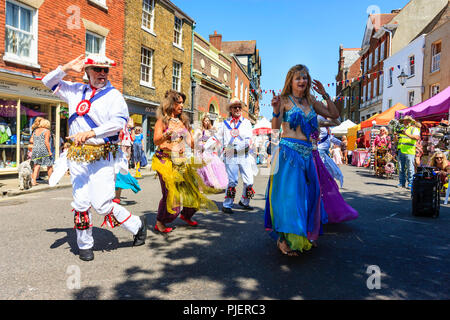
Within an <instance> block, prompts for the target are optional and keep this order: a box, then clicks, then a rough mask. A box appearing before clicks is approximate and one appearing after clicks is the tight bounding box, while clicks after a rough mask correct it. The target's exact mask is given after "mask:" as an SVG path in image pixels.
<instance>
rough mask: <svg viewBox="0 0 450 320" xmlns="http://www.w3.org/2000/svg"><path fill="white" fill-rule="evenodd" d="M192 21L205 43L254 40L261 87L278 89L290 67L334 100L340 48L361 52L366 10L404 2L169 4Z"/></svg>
mask: <svg viewBox="0 0 450 320" xmlns="http://www.w3.org/2000/svg"><path fill="white" fill-rule="evenodd" d="M172 2H173V3H174V4H175V5H176V6H177V7H179V8H180V9H181V10H182V11H184V12H185V13H186V14H187V15H189V16H190V17H191V18H193V19H194V20H195V22H196V28H195V31H196V32H197V33H198V34H200V35H201V36H202V37H203V38H205V39H208V37H209V35H210V34H213V33H214V31H215V30H216V31H217V33H219V34H222V40H223V41H237V40H256V46H257V48H258V49H259V51H260V55H261V65H262V76H261V89H263V90H277V91H278V90H279V89H282V87H283V85H284V80H285V77H286V73H287V71H288V70H289V68H290V67H292V66H293V65H295V64H299V63H301V64H305V65H306V66H308V68H309V70H310V73H311V76H312V77H313V78H314V79H317V80H319V81H321V82H322V83H323V84H324V86H325V88H326V89H327V92H328V93H329V94H330V96H332V97H333V96H335V95H336V92H335V87H332V86H330V87H328V86H327V84H328V83H332V82H334V81H335V76H336V74H337V67H338V64H337V63H338V58H339V45H340V44H342V45H343V46H344V48H360V47H361V42H362V38H363V35H364V29H365V25H366V21H367V16H368V8H369V7H370V6H376V7H378V8H379V13H390V12H391V10H393V9H401V8H403V7H404V6H405V5H406V4H407V3H408V2H409V0H341V1H338V0H172ZM271 96H272V94H263V99H262V101H261V111H260V114H261V115H263V116H265V117H266V118H268V119H269V120H270V119H271V118H272V107H271V106H270V105H269V104H270V100H271Z"/></svg>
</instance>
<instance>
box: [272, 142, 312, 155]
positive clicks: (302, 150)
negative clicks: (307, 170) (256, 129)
mask: <svg viewBox="0 0 450 320" xmlns="http://www.w3.org/2000/svg"><path fill="white" fill-rule="evenodd" d="M300 141H301V142H300ZM280 145H284V146H286V147H288V148H289V149H292V150H294V151H296V152H297V153H299V154H300V155H301V156H302V157H303V158H305V159H306V158H309V157H310V156H311V152H312V150H313V147H312V145H311V143H309V142H306V141H302V140H296V141H295V140H294V139H289V138H282V139H281V141H280Z"/></svg>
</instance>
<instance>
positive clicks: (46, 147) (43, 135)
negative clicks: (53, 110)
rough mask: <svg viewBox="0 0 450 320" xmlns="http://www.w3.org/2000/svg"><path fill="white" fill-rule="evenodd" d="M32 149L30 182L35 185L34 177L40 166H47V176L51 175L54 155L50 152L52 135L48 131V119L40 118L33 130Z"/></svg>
mask: <svg viewBox="0 0 450 320" xmlns="http://www.w3.org/2000/svg"><path fill="white" fill-rule="evenodd" d="M31 141H32V144H33V150H32V153H31V161H33V164H34V167H33V174H32V176H31V184H32V185H33V186H36V185H37V182H36V179H37V177H38V176H39V170H40V169H41V166H46V167H47V174H48V177H49V178H50V176H51V175H52V172H53V163H54V161H55V160H54V156H53V152H52V143H53V141H52V135H51V132H50V121H48V120H47V119H42V120H40V121H39V124H38V127H37V128H36V129H35V130H34V132H33V135H32V138H31Z"/></svg>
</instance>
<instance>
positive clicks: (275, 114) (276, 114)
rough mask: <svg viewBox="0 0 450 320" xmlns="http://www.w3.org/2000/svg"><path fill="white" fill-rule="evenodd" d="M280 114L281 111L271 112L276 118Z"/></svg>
mask: <svg viewBox="0 0 450 320" xmlns="http://www.w3.org/2000/svg"><path fill="white" fill-rule="evenodd" d="M280 114H281V111H280V112H278V113H275V112H272V116H273V117H274V118H278V117H279V116H280Z"/></svg>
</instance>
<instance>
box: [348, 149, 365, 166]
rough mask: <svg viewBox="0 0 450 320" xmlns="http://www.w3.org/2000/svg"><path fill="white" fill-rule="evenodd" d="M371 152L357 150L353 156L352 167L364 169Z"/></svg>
mask: <svg viewBox="0 0 450 320" xmlns="http://www.w3.org/2000/svg"><path fill="white" fill-rule="evenodd" d="M368 157H369V151H366V150H355V151H353V154H352V165H353V166H356V167H362V166H363V164H364V162H365V161H366V159H367V161H368V160H369V159H368Z"/></svg>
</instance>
